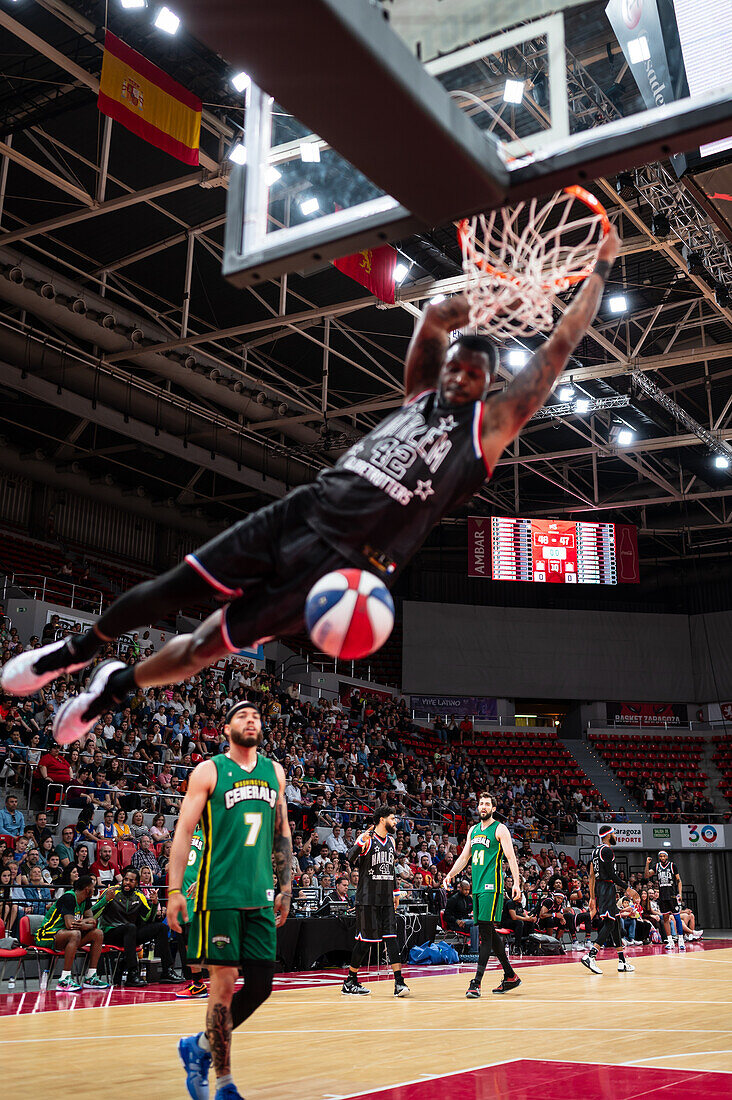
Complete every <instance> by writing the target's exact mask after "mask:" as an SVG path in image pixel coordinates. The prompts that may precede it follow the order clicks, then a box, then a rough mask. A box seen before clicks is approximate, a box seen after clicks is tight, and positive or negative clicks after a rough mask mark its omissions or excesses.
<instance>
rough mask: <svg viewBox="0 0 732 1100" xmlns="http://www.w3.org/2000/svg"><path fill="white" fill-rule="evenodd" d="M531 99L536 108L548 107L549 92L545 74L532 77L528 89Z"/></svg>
mask: <svg viewBox="0 0 732 1100" xmlns="http://www.w3.org/2000/svg"><path fill="white" fill-rule="evenodd" d="M529 91H530V94H531V98H532V99H533V101H534V103H535V104H536V106H537V107H548V106H549V92H548V89H547V79H546V73H545V72H539V73H537V74H536V76H535V77H534V80H533V83H532V85H531V88H530V89H529Z"/></svg>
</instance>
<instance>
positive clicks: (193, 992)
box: [176, 825, 208, 1001]
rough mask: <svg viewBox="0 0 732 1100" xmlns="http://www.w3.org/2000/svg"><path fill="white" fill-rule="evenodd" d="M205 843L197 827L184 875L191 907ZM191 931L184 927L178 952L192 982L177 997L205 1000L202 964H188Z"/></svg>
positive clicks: (189, 999) (188, 927)
mask: <svg viewBox="0 0 732 1100" xmlns="http://www.w3.org/2000/svg"><path fill="white" fill-rule="evenodd" d="M203 848H204V841H203V829H202V828H201V826H200V825H197V826H196V829H195V832H194V833H193V837H192V838H191V850H190V852H189V853H188V862H187V863H186V870H185V874H184V875H183V887H182V891H183V895H184V897H185V898H186V899H187V900H188V901H190V902H191V905H192V904H193V902H194V901H195V898H196V887H197V886H198V872H199V870H200V867H201V857H202V855H203ZM189 929H190V925H189V924H185V925H183V934H182V936H181V939H180V941H179V943H178V950H179V952H180V957H181V965H182V966H184V967H185V966H188V969H189V970H190V972H191V980H190V982H189V983H188V985H187V986H186V987H185V989H181V990H180V992H179V993H176V997H179V998H182V999H183V1000H187V1001H196V1000H201V1001H202V1000H205V999H206V997H208V989H207V987H206V983H205V982H204V980H203V969H202V967H201V964H200V963H197V962H187V950H186V944H187V943H188V932H189Z"/></svg>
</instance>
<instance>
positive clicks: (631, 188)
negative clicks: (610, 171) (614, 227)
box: [615, 172, 635, 202]
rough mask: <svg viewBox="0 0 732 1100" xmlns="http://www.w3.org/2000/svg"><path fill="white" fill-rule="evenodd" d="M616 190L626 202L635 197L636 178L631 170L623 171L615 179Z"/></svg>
mask: <svg viewBox="0 0 732 1100" xmlns="http://www.w3.org/2000/svg"><path fill="white" fill-rule="evenodd" d="M615 190H616V191H617V193H618V195H619V196H620V198H621V199H622V200H623V201H624V202H630V200H631V199H634V198H635V179H634V178H633V176H632V175H631V173H630V172H621V173H620V175H619V176H618V178H617V179H616V180H615Z"/></svg>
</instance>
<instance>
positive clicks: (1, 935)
mask: <svg viewBox="0 0 732 1100" xmlns="http://www.w3.org/2000/svg"><path fill="white" fill-rule="evenodd" d="M3 939H5V921H3V920H0V940H3ZM27 955H28V952H27V951H26V949H25V948H24V947H0V963H1V964H2V969H0V985H2V982H3V979H4V978H5V967H6V966H7V965H8V963H9V962H10V960H11V959H15V960H16V961H17V966H16V968H15V974H14V976H13V980H16V979H17V977H18V972H19V971H20V968H21V967H22V968H23V990H26V989H27V988H28V984H27V981H26V973H25V960H26V958H27Z"/></svg>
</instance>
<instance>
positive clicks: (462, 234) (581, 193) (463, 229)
mask: <svg viewBox="0 0 732 1100" xmlns="http://www.w3.org/2000/svg"><path fill="white" fill-rule="evenodd" d="M562 192H563V194H565V195H569V196H570V197H571V198H574V199H577V200H578V202H581V203H584V205H585V206H586V207H587V208H588V209H589V210H591V211H592V213H593V214H595V215H596V217H597V218H598V219H599V221H600V228H601V230H602V237H603V239H604V238H605V237H607V235H608V233H609V232H610V229H611V224H610V218H609V217H608V213H607V210H606V209H605V207H604V206H603V205H602V203H601V202H600V200H599V199H598V198H597V197H596V196H595V195H593V194H592V192H591V191H588V190H587V189H586V188H584V187H580V186H579V185H578V184H573V185H572V186H570V187H564V188H562ZM457 231H458V239H459V242H460V246H461V248H462V249H463V252H468V253H470V254H471V259H472V262H473V263H474V265H475V266H476V267H479V268H480V269H481V270H482V271H484V272H485V273H486V274H487V275H493V276H495V278H497V279H503V280H505V281H506V282H507V283H516V284H517V285H519V286H520V285H521V280H520V279H518V278H516V276H514V275H512V274H511V273H510V272H508V271H501V270H500V269H499V268H496V267H494V266H493V265H492V264H491V263H489V262H488V260H486V259H485V258H484V257H482V256H478V255H477V253H476V251H475V248H474V246H473V232H472V229H471V225H470V219H469V218H462V219H461V220H460V221H459V222H457ZM595 263H596V260H593V261H592V263H590V264H588V265H587V266H586V267H584V268H583V269H582V270H581V271H577V272H575V273H574V274H572V275H567V276H564V277H563V278H562V279H561V280H557V281H556V284H553V285H551V286H547V287H545V288H544V289H545V290H553V289H554V287H555V285H557V284H559V283H561V285H562V286H564V287H567V286H576V284H577V283H581V282H583V280H585V279H586V278H587V277H588V276H589V275H591V274H592V272H593V271H594V268H595Z"/></svg>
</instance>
